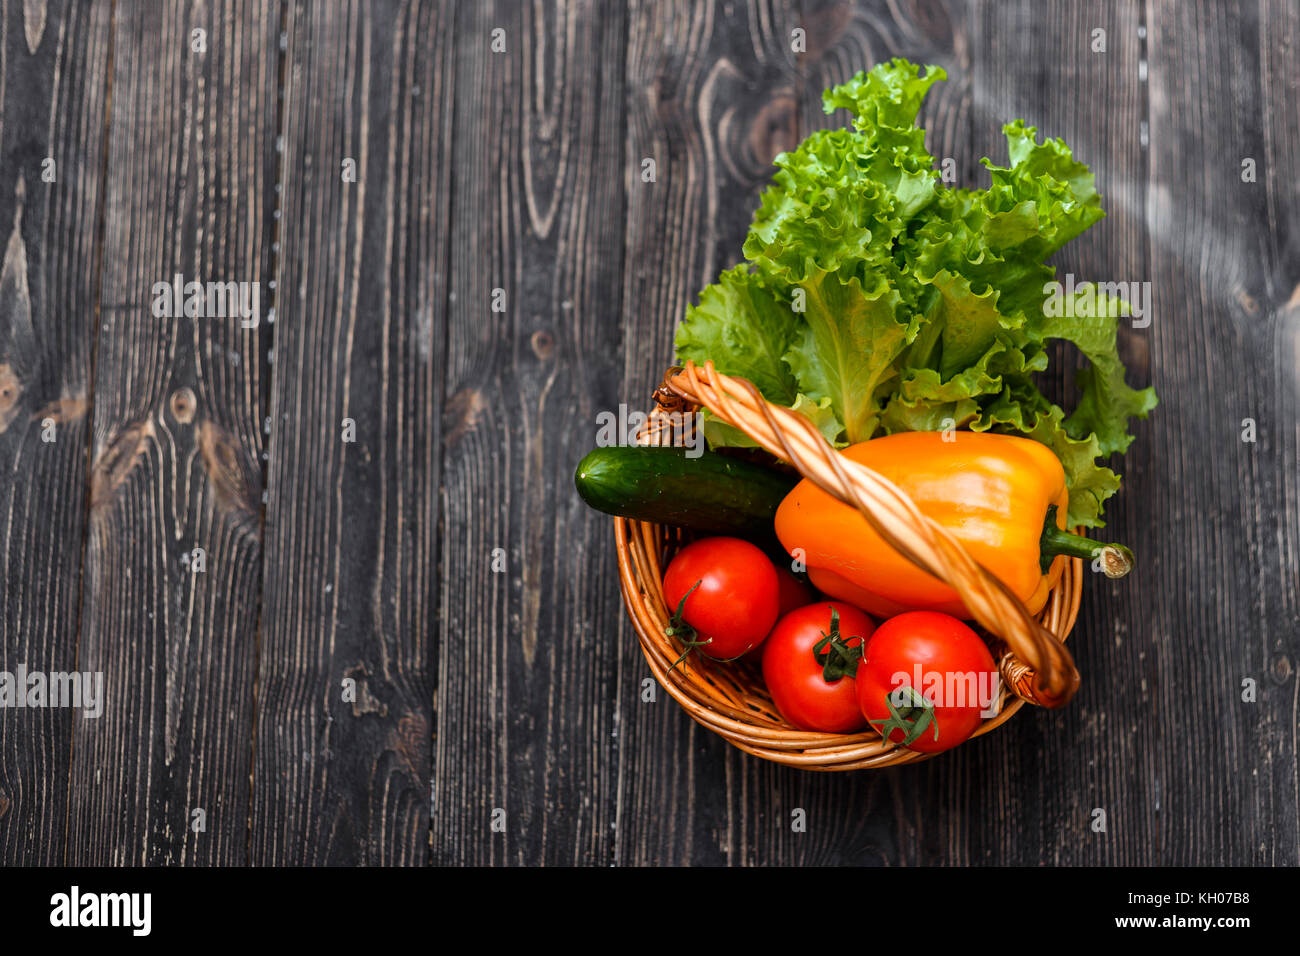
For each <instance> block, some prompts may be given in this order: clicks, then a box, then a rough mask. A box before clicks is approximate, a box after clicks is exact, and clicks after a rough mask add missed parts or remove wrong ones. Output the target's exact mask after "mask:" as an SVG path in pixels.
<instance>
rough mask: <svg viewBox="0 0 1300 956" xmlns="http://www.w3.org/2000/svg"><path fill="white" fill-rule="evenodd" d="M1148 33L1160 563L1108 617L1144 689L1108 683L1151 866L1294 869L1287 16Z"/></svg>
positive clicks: (1293, 218) (1149, 481) (1292, 235)
mask: <svg viewBox="0 0 1300 956" xmlns="http://www.w3.org/2000/svg"><path fill="white" fill-rule="evenodd" d="M1147 29H1148V43H1149V50H1150V54H1149V56H1150V62H1151V66H1150V73H1149V76H1150V87H1151V93H1150V102H1151V109H1150V114H1151V117H1150V162H1149V170H1150V173H1149V180H1150V185H1149V187H1148V212H1147V217H1148V222H1149V235H1150V253H1149V255H1150V262H1151V273H1152V281H1153V283H1154V286H1155V301H1156V304H1157V308H1156V317H1155V320H1154V322H1153V324H1152V328H1151V331H1152V332H1153V333H1154V334H1153V336H1152V338H1151V368H1152V379H1153V382H1154V384H1155V385H1156V388H1157V389H1158V390H1160V393H1161V399H1162V409H1161V417H1160V419H1159V420H1158V422H1157V423H1156V424H1155V425H1154V427H1151V428H1150V429H1149V430H1148V431H1149V438H1146V437H1145V436H1144V439H1145V442H1149V447H1150V448H1151V452H1150V453H1149V460H1150V463H1149V465H1145V467H1146V468H1147V469H1149V472H1148V473H1147V474H1144V475H1143V476H1142V478H1141V479H1140V482H1139V483H1138V491H1139V495H1140V500H1142V502H1143V505H1144V507H1143V508H1142V511H1141V512H1140V518H1141V522H1142V524H1143V526H1144V527H1145V528H1149V529H1150V530H1149V536H1150V538H1149V539H1150V542H1151V544H1150V548H1149V553H1152V554H1159V557H1158V558H1157V559H1156V560H1155V561H1154V562H1152V563H1151V564H1152V565H1153V568H1154V570H1155V571H1156V574H1155V575H1154V578H1153V577H1152V576H1148V577H1146V578H1143V579H1141V580H1139V582H1138V583H1139V584H1140V585H1141V586H1142V588H1141V591H1140V592H1139V593H1137V594H1135V595H1134V601H1133V604H1132V610H1131V612H1130V618H1129V619H1130V620H1133V621H1141V622H1143V624H1145V634H1143V633H1134V634H1133V637H1134V638H1135V639H1136V640H1137V642H1138V643H1140V644H1141V645H1142V646H1143V647H1144V650H1145V651H1146V659H1145V662H1144V663H1145V666H1144V668H1143V670H1142V672H1141V674H1140V676H1141V678H1142V679H1143V680H1144V682H1145V686H1139V685H1138V684H1137V682H1136V680H1130V682H1129V683H1130V685H1131V692H1132V693H1134V694H1136V693H1137V692H1138V691H1139V690H1143V691H1146V692H1147V696H1146V698H1145V699H1146V701H1147V703H1148V707H1147V708H1146V709H1144V711H1143V713H1144V714H1150V713H1154V714H1155V715H1157V717H1158V721H1157V722H1156V727H1155V728H1152V727H1151V726H1150V724H1146V725H1144V726H1140V727H1139V740H1140V741H1141V746H1142V747H1143V748H1144V749H1148V750H1149V752H1150V753H1152V757H1151V766H1152V772H1153V778H1154V779H1153V781H1152V783H1153V786H1154V785H1158V786H1159V792H1160V793H1162V794H1165V795H1166V796H1165V799H1164V802H1163V803H1162V805H1161V816H1160V823H1161V825H1160V827H1159V828H1158V830H1157V831H1156V843H1155V848H1154V854H1155V856H1156V857H1157V858H1158V859H1159V860H1160V861H1161V862H1166V863H1172V864H1222V863H1237V864H1277V865H1292V866H1294V865H1295V864H1296V862H1297V859H1298V858H1297V853H1298V852H1300V851H1298V849H1297V848H1298V847H1300V832H1298V831H1297V824H1296V821H1297V814H1296V800H1297V797H1296V789H1295V779H1296V778H1295V773H1296V732H1297V729H1296V688H1295V683H1294V681H1295V678H1294V674H1293V670H1294V666H1295V665H1294V661H1295V659H1296V653H1297V650H1298V649H1300V646H1298V644H1297V635H1298V634H1300V630H1298V629H1297V627H1296V623H1297V614H1296V597H1295V594H1296V567H1297V523H1298V522H1300V509H1297V507H1296V488H1295V478H1296V474H1297V471H1298V469H1297V465H1298V464H1300V455H1298V454H1297V442H1296V435H1295V430H1296V417H1297V407H1296V403H1297V399H1296V378H1295V368H1296V366H1295V356H1296V331H1295V330H1296V315H1297V313H1296V306H1295V302H1296V295H1295V289H1296V287H1297V285H1300V267H1298V265H1297V263H1298V262H1300V258H1298V257H1297V255H1296V249H1297V246H1296V236H1297V235H1298V234H1300V218H1298V217H1297V212H1298V211H1300V210H1298V207H1297V200H1296V195H1295V152H1294V149H1295V144H1296V135H1297V134H1296V111H1295V102H1296V100H1295V97H1296V92H1297V86H1298V84H1297V77H1298V75H1300V74H1298V71H1297V68H1296V64H1295V55H1294V50H1295V47H1294V42H1295V40H1296V38H1297V11H1296V10H1295V7H1294V5H1289V6H1288V5H1284V4H1277V5H1273V4H1269V5H1268V6H1267V7H1265V6H1263V5H1261V4H1256V3H1245V4H1236V5H1232V6H1227V5H1224V4H1218V3H1211V2H1198V3H1191V4H1181V3H1180V4H1174V3H1164V2H1159V3H1154V4H1153V5H1152V6H1151V9H1150V15H1149V22H1148V24H1147ZM1288 41H1289V42H1290V43H1291V44H1292V46H1291V47H1290V49H1289V52H1288V47H1287V43H1288ZM1265 51H1267V52H1265ZM1249 158H1253V159H1255V161H1256V177H1255V181H1254V182H1250V181H1246V179H1245V178H1244V177H1243V172H1244V170H1243V161H1244V160H1245V159H1249ZM1247 418H1249V419H1253V420H1254V421H1255V423H1256V429H1257V433H1258V434H1257V441H1255V442H1253V443H1252V442H1246V441H1243V440H1242V436H1243V430H1244V427H1243V421H1244V420H1245V419H1247ZM1144 454H1145V453H1144ZM1139 460H1142V459H1139ZM1156 542H1163V546H1162V550H1163V553H1162V554H1160V553H1159V552H1158V551H1157V550H1156V544H1155V543H1156ZM1171 542H1172V543H1173V544H1171ZM1136 676H1137V675H1135V677H1136ZM1246 678H1253V679H1254V680H1255V681H1257V683H1258V701H1257V702H1256V703H1253V704H1252V703H1245V702H1243V701H1242V697H1241V694H1242V686H1241V685H1242V681H1243V680H1244V679H1246Z"/></svg>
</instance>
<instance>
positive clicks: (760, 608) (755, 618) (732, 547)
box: [664, 538, 781, 660]
mask: <svg viewBox="0 0 1300 956" xmlns="http://www.w3.org/2000/svg"><path fill="white" fill-rule="evenodd" d="M780 594H781V585H780V582H779V581H778V579H777V572H776V568H775V567H774V566H773V564H772V562H771V561H770V560H769V559H768V557H767V555H765V554H764V553H763V552H762V551H761V550H759V549H758V548H756V547H755V546H754V545H752V544H750V543H749V542H748V541H742V540H741V539H739V538H704V539H702V540H700V541H694V542H692V543H691V544H688V545H687V546H686V547H684V548H682V549H681V550H680V551H678V552H677V554H676V555H675V556H674V557H673V559H672V561H671V562H669V564H668V570H667V572H666V573H665V574H664V600H665V601H666V602H667V603H668V606H669V607H670V608H675V609H676V611H675V612H674V614H673V619H672V621H671V622H670V624H669V626H668V633H669V636H671V637H675V638H676V639H677V640H678V641H680V642H681V644H682V645H683V646H684V647H685V649H686V650H685V651H684V652H683V654H682V657H683V658H684V657H685V656H686V654H688V653H690V652H691V651H692V650H698V651H699V652H700V653H701V654H704V655H706V656H708V657H712V658H715V659H717V660H733V659H735V658H737V657H741V656H743V655H744V654H746V653H748V652H749V651H751V650H753V649H754V648H755V647H757V646H758V645H759V644H761V643H762V642H763V639H764V638H765V637H767V634H768V632H769V631H770V630H772V625H773V624H775V623H776V617H777V613H778V611H779V610H780Z"/></svg>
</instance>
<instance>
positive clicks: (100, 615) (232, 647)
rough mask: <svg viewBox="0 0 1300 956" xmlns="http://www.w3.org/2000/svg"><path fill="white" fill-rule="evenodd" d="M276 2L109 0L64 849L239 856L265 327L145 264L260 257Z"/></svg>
mask: <svg viewBox="0 0 1300 956" xmlns="http://www.w3.org/2000/svg"><path fill="white" fill-rule="evenodd" d="M278 21H279V12H278V10H277V9H276V8H274V7H268V6H267V5H266V4H260V3H252V2H245V3H237V4H229V5H223V6H221V7H219V8H215V9H214V8H213V7H211V6H210V5H208V4H203V3H179V4H172V5H169V6H167V7H163V8H159V7H157V6H155V5H153V4H147V3H133V2H121V3H118V4H117V6H116V13H115V23H114V32H113V44H114V47H113V49H114V55H113V70H112V91H111V95H112V101H111V117H110V122H111V133H110V142H109V145H108V162H107V167H106V168H107V170H108V180H107V183H106V188H107V190H108V192H107V201H106V214H105V231H104V248H103V290H102V294H101V297H100V313H101V314H100V327H99V330H98V344H97V346H96V362H97V364H96V368H95V382H94V434H93V437H92V439H91V444H92V450H93V462H94V465H93V468H92V473H91V475H90V481H89V484H90V497H91V501H90V519H89V529H88V532H89V538H88V545H87V554H86V566H85V576H86V577H85V593H84V598H83V608H84V612H83V616H82V627H81V639H80V649H79V654H80V657H79V666H80V668H81V669H82V670H91V671H103V672H104V684H105V697H106V701H105V710H104V714H103V716H102V717H101V718H99V719H98V720H95V721H87V720H82V721H78V722H77V725H76V733H75V738H74V748H73V755H72V768H71V775H70V783H71V795H70V808H69V827H70V832H69V847H68V859H69V862H71V863H74V864H78V865H86V864H159V863H175V864H191V863H198V864H216V863H220V864H227V863H241V862H244V860H245V859H246V848H247V841H248V791H249V788H248V779H249V771H250V765H251V759H252V747H251V742H252V717H253V692H254V686H253V685H254V677H255V668H256V663H257V651H256V645H257V642H256V635H257V615H258V595H259V590H260V584H261V507H262V501H261V498H262V495H261V485H262V472H261V461H260V458H261V451H262V421H263V418H264V416H265V409H266V394H265V389H266V370H265V368H264V360H265V349H266V348H267V344H268V341H269V340H268V338H267V335H268V329H267V327H266V326H265V325H261V326H259V327H257V328H245V327H243V320H241V319H240V318H239V317H237V316H236V317H232V318H217V317H214V318H207V317H206V316H205V315H201V316H196V317H187V316H186V315H184V314H181V315H179V316H176V317H167V318H160V317H157V315H156V314H155V311H154V304H155V294H154V284H155V283H158V282H164V283H165V282H170V281H171V280H172V277H173V276H175V275H177V274H179V275H181V276H183V277H184V279H185V281H197V282H201V283H206V282H209V281H213V282H225V281H234V282H252V283H262V282H263V280H264V279H265V278H266V276H267V274H268V267H269V264H270V250H269V239H270V229H269V221H270V220H269V217H270V216H271V213H272V210H273V208H274V190H273V186H274V174H275V150H274V142H275V102H276V84H277V61H278V54H277V50H276V37H277V33H278V30H279V22H278ZM194 31H204V32H203V33H201V34H200V33H195V32H194ZM200 47H201V48H202V49H200ZM266 291H267V290H266V287H265V286H264V285H263V286H261V292H262V293H263V296H262V301H263V302H265V301H266V296H265V293H266ZM209 304H212V305H215V302H211V301H210V302H209ZM229 310H230V309H229V305H227V306H225V307H224V309H222V310H221V311H229ZM195 548H201V549H203V551H204V552H205V557H204V564H203V567H204V569H203V570H202V573H199V571H198V567H199V565H198V564H197V563H196V562H194V561H192V560H191V554H192V551H193V549H195ZM197 811H202V814H201V815H200V814H198V813H197ZM200 822H202V824H203V827H204V829H202V830H201V831H197V830H196V829H194V828H192V827H195V826H197V825H198V824H199V823H200Z"/></svg>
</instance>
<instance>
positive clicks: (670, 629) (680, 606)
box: [664, 578, 713, 673]
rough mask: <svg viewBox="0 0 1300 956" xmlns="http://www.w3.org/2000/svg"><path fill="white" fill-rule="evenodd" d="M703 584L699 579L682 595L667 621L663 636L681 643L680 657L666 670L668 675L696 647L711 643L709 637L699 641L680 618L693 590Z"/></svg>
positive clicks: (696, 632)
mask: <svg viewBox="0 0 1300 956" xmlns="http://www.w3.org/2000/svg"><path fill="white" fill-rule="evenodd" d="M703 583H704V579H703V578H700V580H698V581H696V582H695V583H694V584H693V585H691V589H690V590H689V591H687V592H686V593H685V594H683V595H682V599H681V600H680V601H678V602H677V610H676V611H675V612H673V616H672V617H671V618H669V620H668V626H667V627H665V628H664V634H665V635H666V636H667V637H675V638H677V639H678V640H679V641H681V642H682V645H683V650H682V656H681V657H679V658H677V660H675V661H673V666H672V667H670V668H668V672H669V673H672V672H673V671H675V670H677V665H678V664H680V663H681V662H682V661H684V660H686V658H687V657H689V656H690V653H691V651H693V650H695V649H696V648H697V647H703V646H704V645H705V644H712V643H713V638H711V637H709V638H705V639H704V640H702V641H701V640H700V639H699V637H700V635H699V632H698V631H696V630H695V628H693V627H691V626H690V625H689V624H687V623H686V621H685V619H683V617H682V615H683V614H684V613H685V612H686V599H687V598H688V597H690V596H691V595H692V594H694V593H695V589H696V588H698V587H699V586H700V585H701V584H703Z"/></svg>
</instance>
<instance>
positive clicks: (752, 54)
mask: <svg viewBox="0 0 1300 956" xmlns="http://www.w3.org/2000/svg"><path fill="white" fill-rule="evenodd" d="M629 17H630V20H629V24H628V51H627V70H626V75H627V103H628V105H627V113H628V129H627V140H626V147H625V150H624V154H625V159H624V163H625V165H626V166H627V168H628V174H627V175H628V187H627V188H628V207H627V223H626V240H625V242H626V247H625V252H624V262H625V265H624V278H623V307H622V313H621V321H622V325H623V328H624V335H625V341H626V343H627V344H626V347H625V349H626V350H625V365H624V372H623V383H622V390H621V393H620V394H621V400H622V401H626V402H627V403H628V404H629V406H630V407H632V408H639V409H646V408H648V407H649V404H650V401H649V400H650V392H651V391H652V390H653V388H654V387H655V386H656V385H657V384H658V383H659V381H660V379H662V377H663V374H664V370H665V369H666V368H667V367H668V366H669V365H671V364H672V361H673V334H674V331H675V329H676V326H677V322H678V320H679V319H680V318H681V316H682V315H683V314H684V312H685V310H686V306H687V304H688V303H689V302H692V301H694V299H695V296H696V295H697V294H698V292H699V290H700V289H701V288H703V287H704V286H705V285H707V284H708V283H710V282H712V281H713V280H714V279H715V278H716V277H717V274H718V272H719V271H721V270H722V269H724V268H727V267H730V266H732V265H734V264H735V263H736V262H738V261H740V259H741V258H742V256H741V244H742V242H743V241H744V236H745V232H746V229H747V228H748V225H749V220H750V217H751V216H752V215H753V212H754V210H755V209H756V208H757V207H758V201H759V193H760V191H761V188H762V186H763V184H764V183H766V181H767V180H768V178H769V177H770V175H771V172H772V166H771V162H772V159H773V158H774V157H775V156H776V154H777V153H779V152H781V151H782V150H784V149H789V148H791V147H793V146H794V145H795V144H796V143H797V142H798V114H799V78H798V76H797V73H796V66H797V55H796V53H795V52H794V50H793V47H792V39H793V37H792V33H791V31H792V30H794V29H795V28H796V27H797V26H798V24H799V21H798V16H797V10H796V9H795V8H794V5H793V4H792V3H785V2H773V3H767V2H758V3H722V2H717V3H685V2H683V3H675V4H663V3H639V2H634V3H631V4H630V5H629ZM647 157H648V158H653V159H654V160H655V162H656V166H657V181H656V182H654V183H643V182H642V181H641V179H640V176H639V175H638V173H639V169H640V164H641V162H642V160H643V159H644V158H647ZM602 533H603V534H604V535H607V536H612V531H610V530H607V529H604V528H602ZM607 541H608V538H606V540H605V541H602V542H601V547H603V548H610V550H611V552H612V548H611V546H610V545H609V544H608V543H607ZM612 582H613V579H612V578H611V583H610V587H611V590H612V587H613V583H612ZM617 616H618V622H617V626H618V631H617V633H618V647H619V651H620V662H619V674H618V685H617V694H618V698H619V701H620V713H621V719H620V721H619V724H620V726H619V737H620V738H621V739H622V740H623V741H626V743H625V744H624V745H623V746H622V747H621V748H620V751H619V755H618V757H619V777H620V780H619V815H618V820H617V821H616V822H617V825H618V830H617V834H618V842H617V846H616V855H615V860H616V861H617V862H618V863H620V864H625V865H636V864H665V865H709V864H718V863H746V862H753V861H754V860H755V859H757V858H758V854H761V853H762V852H763V850H764V849H765V848H766V847H767V846H768V840H769V839H774V837H772V836H771V834H774V833H778V832H779V829H778V828H779V826H780V820H779V819H774V816H773V815H774V814H778V813H779V812H781V811H779V810H777V809H774V808H772V807H771V802H770V800H769V796H768V795H769V794H770V793H771V792H772V790H773V779H774V777H775V776H777V775H779V771H776V770H775V769H773V768H770V767H767V766H764V765H761V764H759V763H758V761H755V760H753V759H751V758H749V757H747V756H745V755H743V754H741V753H740V752H739V751H737V750H735V749H734V748H732V747H730V746H729V745H728V744H727V743H726V742H725V741H723V740H722V739H721V738H720V737H718V736H716V735H714V734H712V733H710V732H709V731H706V730H703V729H702V728H700V727H699V726H698V725H696V724H695V723H694V721H692V720H691V719H690V718H689V717H688V716H687V715H686V714H685V713H684V712H683V711H682V709H681V708H680V707H679V706H678V705H677V704H676V703H674V702H673V700H672V698H670V697H669V696H668V695H667V693H665V692H664V691H663V690H662V689H660V690H659V691H658V693H657V697H656V700H655V702H653V703H646V702H643V701H642V695H641V682H642V681H643V680H645V679H646V678H648V677H649V676H650V671H649V668H648V667H647V665H646V663H645V659H644V657H643V655H642V653H641V649H640V647H639V645H638V643H637V639H636V635H635V633H634V632H633V630H632V627H631V624H630V622H629V621H628V620H627V616H626V612H624V611H623V610H622V608H621V607H619V608H618V609H617ZM613 626H614V625H613V622H610V623H609V624H606V625H604V627H605V628H606V629H608V630H609V631H610V633H612V632H613ZM787 830H788V827H787Z"/></svg>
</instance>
